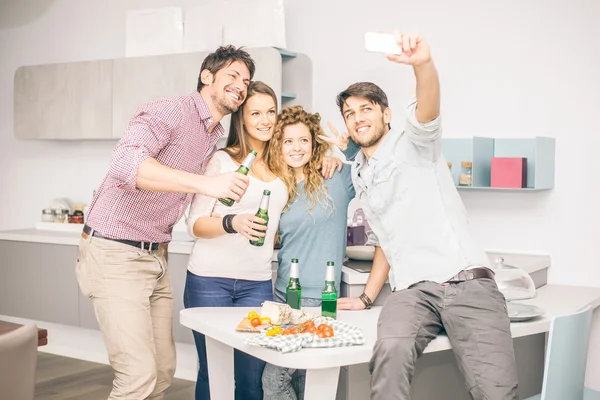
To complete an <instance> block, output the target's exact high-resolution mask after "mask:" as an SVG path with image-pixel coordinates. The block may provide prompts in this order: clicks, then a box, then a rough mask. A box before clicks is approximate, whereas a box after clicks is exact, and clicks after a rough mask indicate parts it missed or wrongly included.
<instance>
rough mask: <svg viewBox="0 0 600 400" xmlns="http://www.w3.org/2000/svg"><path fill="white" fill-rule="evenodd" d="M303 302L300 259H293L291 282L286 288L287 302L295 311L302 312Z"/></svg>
mask: <svg viewBox="0 0 600 400" xmlns="http://www.w3.org/2000/svg"><path fill="white" fill-rule="evenodd" d="M301 301H302V286H301V285H300V269H299V268H298V259H297V258H292V264H291V265H290V281H289V282H288V284H287V287H286V288H285V302H286V303H287V304H288V305H289V306H290V307H292V308H293V309H295V310H300V303H301Z"/></svg>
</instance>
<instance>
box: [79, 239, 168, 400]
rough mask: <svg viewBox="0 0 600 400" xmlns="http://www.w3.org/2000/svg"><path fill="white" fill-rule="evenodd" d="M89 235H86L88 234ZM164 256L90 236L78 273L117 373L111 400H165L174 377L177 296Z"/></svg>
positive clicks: (160, 251)
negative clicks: (165, 393) (174, 326)
mask: <svg viewBox="0 0 600 400" xmlns="http://www.w3.org/2000/svg"><path fill="white" fill-rule="evenodd" d="M86 236H87V235H86ZM165 256H166V252H165V250H164V249H162V248H160V249H158V250H156V251H146V250H141V249H138V248H136V247H133V246H129V245H126V244H123V243H119V242H115V241H112V240H107V239H102V238H98V237H92V236H88V237H87V238H82V239H81V241H80V243H79V253H78V257H77V267H76V275H77V280H78V282H79V287H80V289H81V291H82V293H83V294H84V295H85V296H87V297H89V298H90V299H92V302H93V304H94V310H95V312H96V318H97V319H98V323H99V325H100V329H101V330H102V335H103V337H104V341H105V344H106V348H107V351H108V357H109V360H110V364H111V366H112V368H113V370H114V372H115V378H114V380H113V388H112V391H111V393H110V396H109V400H117V399H119V400H121V399H128V400H141V399H152V400H154V399H163V398H164V391H165V390H166V389H167V388H168V387H169V386H170V384H171V381H172V379H173V374H174V373H175V365H176V356H175V343H174V340H173V326H172V320H173V295H172V291H171V279H170V277H169V273H168V271H167V262H166V258H165Z"/></svg>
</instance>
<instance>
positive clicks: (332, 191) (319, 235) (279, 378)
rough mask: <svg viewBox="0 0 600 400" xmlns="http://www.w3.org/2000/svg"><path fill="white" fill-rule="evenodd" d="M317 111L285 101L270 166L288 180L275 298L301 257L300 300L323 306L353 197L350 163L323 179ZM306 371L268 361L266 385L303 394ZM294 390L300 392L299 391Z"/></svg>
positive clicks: (269, 391) (283, 394)
mask: <svg viewBox="0 0 600 400" xmlns="http://www.w3.org/2000/svg"><path fill="white" fill-rule="evenodd" d="M320 123H321V117H320V116H319V114H316V113H315V114H313V113H308V112H306V111H305V110H304V109H303V108H302V107H300V106H293V107H285V108H284V109H283V110H282V111H281V113H280V114H279V116H278V118H277V123H276V125H275V132H274V133H273V138H272V139H271V148H270V151H271V159H270V161H271V166H270V167H271V169H272V170H273V171H276V174H277V175H278V176H279V177H280V178H281V180H282V181H283V182H284V183H285V184H286V186H287V190H288V194H289V198H288V203H287V206H286V208H285V210H284V213H283V214H282V215H281V218H280V220H279V231H278V233H279V238H280V246H281V249H280V250H279V253H278V255H277V259H278V260H277V261H278V269H277V280H276V281H275V296H274V298H275V300H277V301H281V302H285V287H286V285H287V283H288V281H289V275H290V264H291V259H292V258H297V259H299V264H300V282H301V284H302V306H303V307H311V306H320V305H321V290H322V288H323V282H324V281H325V267H326V265H327V261H334V262H335V268H336V269H335V272H336V284H337V287H338V288H339V285H340V280H341V274H342V263H343V261H344V256H345V252H346V235H347V234H346V218H347V212H348V204H349V203H350V200H352V198H353V197H354V187H353V186H352V179H351V177H350V168H349V166H346V168H342V170H341V171H339V172H336V173H335V174H334V175H333V177H332V178H331V179H327V180H325V179H323V176H322V174H321V172H320V171H319V169H318V167H319V165H320V164H321V162H322V161H323V158H324V157H325V155H326V153H327V152H328V151H329V150H330V144H329V143H327V142H325V141H324V140H323V139H321V138H320V137H319V135H325V133H324V132H323V129H322V128H321V125H320ZM305 373H306V372H305V371H302V370H294V369H289V368H281V367H278V366H275V365H270V364H267V366H266V367H265V370H264V373H263V389H264V392H265V394H266V395H267V396H270V397H269V398H271V399H277V400H288V399H290V400H296V399H298V398H300V399H301V398H303V392H304V378H305ZM294 388H296V390H294ZM296 391H297V392H298V393H296Z"/></svg>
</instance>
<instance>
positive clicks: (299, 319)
mask: <svg viewBox="0 0 600 400" xmlns="http://www.w3.org/2000/svg"><path fill="white" fill-rule="evenodd" d="M317 317H318V315H317V314H313V313H309V312H305V311H302V310H292V317H291V320H290V322H291V323H292V324H294V325H299V324H303V323H305V322H306V321H312V320H313V319H315V318H317Z"/></svg>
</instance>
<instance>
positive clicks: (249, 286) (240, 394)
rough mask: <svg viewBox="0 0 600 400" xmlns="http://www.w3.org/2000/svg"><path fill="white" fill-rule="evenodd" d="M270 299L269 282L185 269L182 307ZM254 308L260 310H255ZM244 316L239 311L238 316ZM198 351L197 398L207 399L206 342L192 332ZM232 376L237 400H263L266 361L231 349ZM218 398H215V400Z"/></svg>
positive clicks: (248, 303)
mask: <svg viewBox="0 0 600 400" xmlns="http://www.w3.org/2000/svg"><path fill="white" fill-rule="evenodd" d="M267 300H273V285H272V283H271V281H270V280H268V281H246V280H242V279H229V278H209V277H202V276H197V275H194V274H192V273H191V272H189V271H188V273H187V279H186V281H185V291H184V293H183V304H184V306H185V308H192V307H260V306H261V304H262V303H263V302H264V301H267ZM257 311H259V310H258V309H257ZM242 318H243V315H241V314H240V319H242ZM193 334H194V341H195V342H196V350H197V351H198V363H199V368H198V379H197V380H196V400H210V387H209V384H208V368H207V362H206V341H205V339H204V335H202V334H200V333H198V332H195V331H193ZM233 361H234V375H235V386H236V388H235V399H236V400H263V389H262V380H261V379H262V374H263V370H264V368H265V362H264V361H262V360H259V359H257V358H254V357H252V356H249V355H248V354H246V353H244V352H241V351H238V350H234V354H233ZM215 400H218V399H215Z"/></svg>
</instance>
